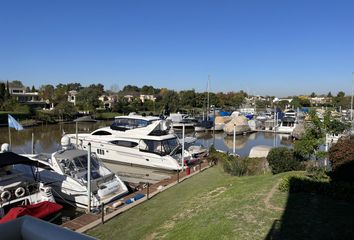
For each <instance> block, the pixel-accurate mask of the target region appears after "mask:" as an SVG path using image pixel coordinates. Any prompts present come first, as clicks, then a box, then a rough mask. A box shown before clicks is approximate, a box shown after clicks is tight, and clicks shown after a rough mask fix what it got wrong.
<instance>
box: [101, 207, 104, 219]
mask: <svg viewBox="0 0 354 240" xmlns="http://www.w3.org/2000/svg"><path fill="white" fill-rule="evenodd" d="M101 222H102V224H104V203H102V204H101Z"/></svg>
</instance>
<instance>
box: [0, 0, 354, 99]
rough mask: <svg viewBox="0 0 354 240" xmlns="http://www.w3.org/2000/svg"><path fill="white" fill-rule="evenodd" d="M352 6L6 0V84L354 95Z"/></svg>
mask: <svg viewBox="0 0 354 240" xmlns="http://www.w3.org/2000/svg"><path fill="white" fill-rule="evenodd" d="M353 10H354V1H349V0H348V1H344V0H339V1H334V0H333V1H326V0H293V1H286V0H243V1H241V0H230V1H226V0H214V1H208V0H201V1H193V0H186V1H185V0H175V1H172V0H168V1H166V0H161V1H156V0H144V1H143V0H126V1H118V0H112V1H109V0H104V1H98V0H97V1H89V0H60V1H48V0H31V1H28V0H23V1H17V0H0V16H1V21H0V80H13V79H19V80H22V81H23V83H24V84H26V85H32V84H34V85H35V86H40V85H42V84H53V85H56V84H58V83H68V82H80V83H81V84H82V85H88V84H91V83H103V84H104V85H105V86H106V89H109V88H110V87H111V86H112V85H116V86H119V87H122V86H124V85H127V84H132V85H138V86H143V85H153V86H155V87H167V88H170V89H175V90H182V89H192V88H194V89H196V90H197V91H204V90H205V89H206V86H207V79H208V75H209V74H210V75H211V90H212V91H213V92H217V91H225V92H227V91H238V90H240V89H243V90H245V91H247V92H248V93H250V94H261V95H266V94H268V95H276V96H287V95H293V94H310V93H311V92H312V91H315V92H316V93H328V92H329V91H332V93H337V92H338V91H339V90H344V91H345V92H347V93H348V94H349V93H350V91H351V82H352V72H353V71H354V14H353Z"/></svg>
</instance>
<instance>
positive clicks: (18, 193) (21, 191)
mask: <svg viewBox="0 0 354 240" xmlns="http://www.w3.org/2000/svg"><path fill="white" fill-rule="evenodd" d="M25 193H26V191H25V189H24V188H23V187H18V188H17V189H16V191H15V196H16V197H17V198H20V197H23V196H25Z"/></svg>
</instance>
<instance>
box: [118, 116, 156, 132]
mask: <svg viewBox="0 0 354 240" xmlns="http://www.w3.org/2000/svg"><path fill="white" fill-rule="evenodd" d="M152 122H153V121H149V120H144V119H131V118H117V119H115V120H114V122H113V123H112V125H111V128H112V129H117V130H120V129H121V130H130V129H134V128H141V127H146V126H148V125H150V124H151V123H152Z"/></svg>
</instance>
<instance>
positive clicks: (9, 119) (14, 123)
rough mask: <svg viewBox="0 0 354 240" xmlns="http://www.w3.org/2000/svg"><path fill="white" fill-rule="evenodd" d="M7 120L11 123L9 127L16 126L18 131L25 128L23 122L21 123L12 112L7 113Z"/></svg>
mask: <svg viewBox="0 0 354 240" xmlns="http://www.w3.org/2000/svg"><path fill="white" fill-rule="evenodd" d="M7 122H8V124H9V128H14V129H16V130H17V131H21V130H23V127H22V126H21V124H19V123H18V122H17V121H16V120H15V119H14V118H13V117H12V116H11V115H10V114H8V115H7Z"/></svg>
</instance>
